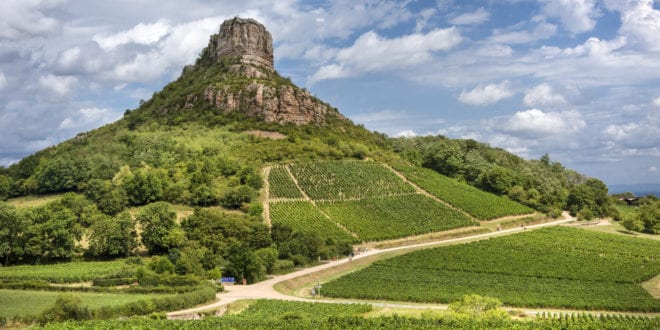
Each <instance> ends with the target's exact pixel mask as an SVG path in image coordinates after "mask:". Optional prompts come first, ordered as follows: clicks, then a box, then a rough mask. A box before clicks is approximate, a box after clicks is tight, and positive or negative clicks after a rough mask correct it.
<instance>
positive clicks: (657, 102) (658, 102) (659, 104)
mask: <svg viewBox="0 0 660 330" xmlns="http://www.w3.org/2000/svg"><path fill="white" fill-rule="evenodd" d="M652 103H653V105H655V106H656V107H660V96H658V97H656V98H655V99H653V102H652Z"/></svg>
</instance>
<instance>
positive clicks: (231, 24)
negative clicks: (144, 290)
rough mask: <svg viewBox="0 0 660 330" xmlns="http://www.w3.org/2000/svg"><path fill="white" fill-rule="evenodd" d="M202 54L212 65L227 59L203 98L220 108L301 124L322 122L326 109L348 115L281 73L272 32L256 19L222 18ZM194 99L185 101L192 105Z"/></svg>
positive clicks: (275, 120) (333, 113)
mask: <svg viewBox="0 0 660 330" xmlns="http://www.w3.org/2000/svg"><path fill="white" fill-rule="evenodd" d="M202 58H203V59H205V60H206V61H205V62H204V63H208V62H210V63H211V64H210V65H218V63H224V64H226V63H229V66H228V71H229V72H228V75H227V79H226V80H225V81H218V82H216V83H213V84H210V85H208V87H207V88H206V89H205V90H204V91H203V94H202V95H201V96H202V97H201V98H200V99H201V100H203V101H205V102H208V103H210V104H211V105H212V106H213V107H216V108H218V109H220V110H223V111H240V112H243V113H246V114H248V115H251V116H256V117H259V118H263V119H264V120H265V121H266V122H269V123H272V122H276V123H282V124H283V123H294V124H297V125H303V124H310V123H314V124H322V123H324V122H325V119H326V116H327V115H334V116H337V117H339V118H344V117H343V116H341V115H340V114H339V113H338V112H337V111H336V110H335V109H332V108H330V107H329V106H328V105H326V104H325V103H323V102H321V101H319V100H318V99H316V98H315V97H313V96H312V95H310V93H309V92H308V91H307V90H305V89H300V88H298V87H297V86H295V85H294V84H293V83H291V81H289V80H288V79H284V78H282V77H280V76H279V75H278V73H277V72H276V71H275V69H274V66H273V42H272V37H271V35H270V33H269V32H268V31H267V30H266V28H265V27H264V26H263V25H262V24H260V23H259V22H257V21H255V20H253V19H243V18H232V19H229V20H227V21H225V22H223V23H222V25H221V26H220V31H219V33H218V34H215V35H212V36H211V40H210V42H209V45H208V47H207V48H206V49H205V50H204V52H203V53H202ZM197 65H200V64H199V63H198V64H197ZM206 65H209V64H206ZM196 101H197V98H195V99H194V101H193V103H188V104H186V107H194V102H196Z"/></svg>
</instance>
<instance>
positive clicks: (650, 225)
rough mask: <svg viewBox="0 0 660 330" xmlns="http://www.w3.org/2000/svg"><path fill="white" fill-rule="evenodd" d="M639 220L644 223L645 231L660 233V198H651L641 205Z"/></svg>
mask: <svg viewBox="0 0 660 330" xmlns="http://www.w3.org/2000/svg"><path fill="white" fill-rule="evenodd" d="M637 220H638V221H639V222H641V223H643V224H644V230H643V231H644V232H645V233H649V234H659V233H660V200H657V199H656V200H650V201H648V202H646V203H644V204H642V205H641V206H640V207H639V213H638V215H637Z"/></svg>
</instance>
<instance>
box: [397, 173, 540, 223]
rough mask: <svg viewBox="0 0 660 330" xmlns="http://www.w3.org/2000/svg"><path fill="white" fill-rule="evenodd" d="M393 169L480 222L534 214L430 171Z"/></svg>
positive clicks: (507, 201) (521, 206)
mask: <svg viewBox="0 0 660 330" xmlns="http://www.w3.org/2000/svg"><path fill="white" fill-rule="evenodd" d="M393 167H394V169H396V170H397V171H398V172H400V173H402V174H403V175H404V176H405V177H406V178H407V179H408V180H410V181H411V182H413V183H415V184H417V185H418V186H420V187H421V188H422V189H424V190H426V191H427V192H429V193H430V194H432V195H434V196H435V197H438V198H440V199H442V200H444V201H446V202H447V203H449V204H451V205H453V206H454V207H457V208H459V209H461V210H463V211H465V212H467V213H469V214H471V215H472V216H474V217H476V218H477V219H480V220H490V219H495V218H499V217H503V216H508V215H519V214H528V213H532V212H533V210H532V209H530V208H528V207H526V206H524V205H521V204H518V203H516V202H514V201H511V200H510V199H508V198H506V197H502V196H497V195H493V194H490V193H487V192H485V191H482V190H479V189H477V188H475V187H472V186H469V185H467V184H464V183H461V182H458V181H456V180H454V179H451V178H448V177H446V176H444V175H442V174H438V173H436V172H435V171H433V170H430V169H426V168H422V167H412V166H406V165H394V166H393Z"/></svg>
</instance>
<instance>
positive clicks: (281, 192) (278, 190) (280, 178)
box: [268, 166, 303, 198]
mask: <svg viewBox="0 0 660 330" xmlns="http://www.w3.org/2000/svg"><path fill="white" fill-rule="evenodd" d="M268 182H269V184H270V187H269V190H270V198H302V197H303V195H302V194H301V193H300V190H299V189H298V187H296V183H295V182H293V179H292V178H291V176H290V175H289V172H288V171H287V170H286V167H284V166H274V167H272V168H271V169H270V173H269V174H268Z"/></svg>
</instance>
